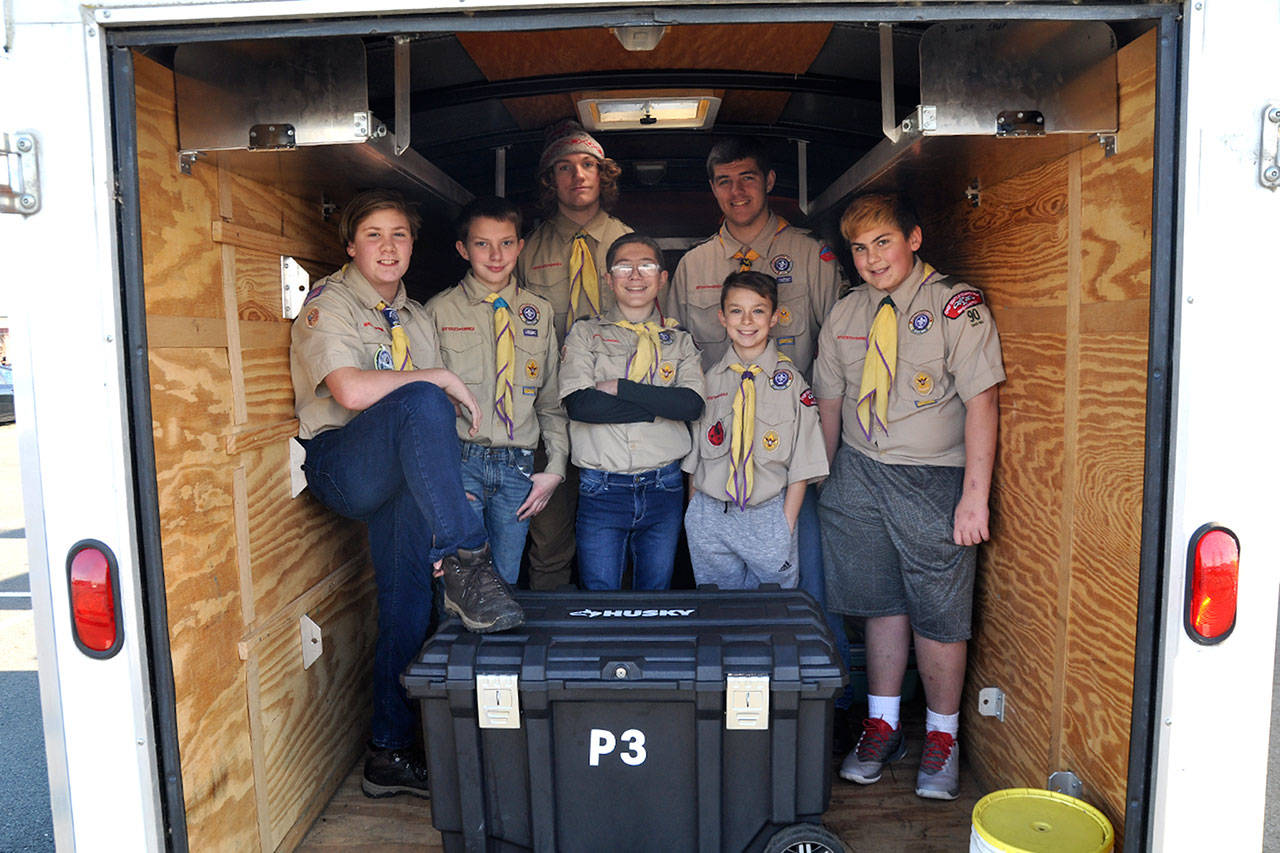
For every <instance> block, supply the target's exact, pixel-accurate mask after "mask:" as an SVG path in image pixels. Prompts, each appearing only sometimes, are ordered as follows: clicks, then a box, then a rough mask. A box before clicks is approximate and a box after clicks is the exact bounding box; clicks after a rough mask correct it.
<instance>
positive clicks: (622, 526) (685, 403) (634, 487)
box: [560, 234, 702, 589]
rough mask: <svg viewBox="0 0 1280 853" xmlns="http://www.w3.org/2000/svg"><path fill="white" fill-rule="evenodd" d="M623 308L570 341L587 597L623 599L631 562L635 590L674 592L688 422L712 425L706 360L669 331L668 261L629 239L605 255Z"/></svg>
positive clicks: (570, 399) (564, 389) (568, 370)
mask: <svg viewBox="0 0 1280 853" xmlns="http://www.w3.org/2000/svg"><path fill="white" fill-rule="evenodd" d="M606 260H607V264H608V268H609V274H608V283H609V287H610V289H611V290H612V291H613V294H614V297H615V304H614V306H613V307H612V308H610V309H609V310H608V311H606V312H605V313H604V314H603V315H601V316H600V317H593V318H588V319H584V320H579V321H578V322H577V323H574V325H573V328H572V329H570V330H569V338H568V340H567V341H565V347H564V361H563V363H562V364H561V365H560V395H561V398H562V399H563V400H564V405H565V409H566V410H567V411H568V413H569V435H570V437H571V438H572V446H573V464H574V465H576V466H578V468H579V469H580V472H579V487H578V517H577V539H578V572H579V575H580V577H581V580H582V586H583V587H584V588H585V589H618V588H620V587H621V585H622V575H623V572H624V571H625V569H626V566H627V557H628V555H630V556H631V557H632V565H633V583H632V586H633V588H634V589H666V588H668V587H669V586H670V585H671V572H672V569H673V567H674V565H675V554H676V544H677V542H678V541H679V539H680V517H681V513H682V511H683V510H684V476H683V474H681V472H680V461H681V460H682V459H683V458H684V456H685V454H687V453H688V452H689V449H690V443H689V425H688V423H687V422H688V421H691V420H695V419H696V418H697V417H698V416H699V415H700V414H702V368H701V366H700V359H701V356H700V355H699V353H698V350H697V348H695V347H694V345H693V338H691V337H690V336H689V333H688V332H685V331H682V330H680V329H676V328H673V327H674V326H675V322H674V321H672V320H667V321H665V322H664V321H663V320H662V318H661V316H660V315H659V313H658V310H657V305H656V304H655V301H654V300H655V298H656V297H657V295H658V290H659V288H660V287H661V286H662V285H663V284H665V283H666V279H667V273H666V270H664V269H663V268H662V250H661V249H660V248H658V244H657V242H656V241H654V240H653V239H652V238H651V237H645V236H643V235H641V234H626V235H623V236H622V237H619V238H618V239H617V240H615V241H614V242H613V245H612V246H610V247H609V251H608V253H607V255H606Z"/></svg>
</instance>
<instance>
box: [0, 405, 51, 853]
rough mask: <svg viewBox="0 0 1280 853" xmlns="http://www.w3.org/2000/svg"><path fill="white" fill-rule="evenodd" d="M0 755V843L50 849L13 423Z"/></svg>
mask: <svg viewBox="0 0 1280 853" xmlns="http://www.w3.org/2000/svg"><path fill="white" fill-rule="evenodd" d="M0 761H2V762H3V765H2V766H3V767H4V772H2V773H0V851H4V852H5V853H27V851H42V853H43V851H50V850H53V847H54V845H53V818H52V816H51V814H50V811H49V775H48V770H47V769H46V766H45V760H44V731H43V728H42V726H41V721H40V688H39V685H38V684H37V681H36V646H35V639H34V623H33V622H32V618H31V585H30V581H29V579H28V576H27V542H26V528H25V525H24V523H23V520H22V491H21V487H20V480H19V477H18V431H17V427H15V426H14V425H13V424H8V425H6V426H0Z"/></svg>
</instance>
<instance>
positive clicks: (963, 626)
mask: <svg viewBox="0 0 1280 853" xmlns="http://www.w3.org/2000/svg"><path fill="white" fill-rule="evenodd" d="M963 488H964V469H963V468H944V467H937V466H932V465H886V464H884V463H882V462H877V461H875V460H874V459H871V458H869V457H867V456H864V455H863V454H861V453H859V452H858V451H856V450H854V449H853V448H851V447H849V446H848V445H844V444H842V445H841V446H840V450H839V451H838V452H837V453H836V458H835V462H834V464H833V465H832V466H831V476H830V477H829V478H828V479H827V482H826V484H825V485H824V486H823V487H822V494H821V495H820V496H819V498H818V518H819V519H820V520H821V523H822V559H823V566H824V568H825V570H826V578H827V609H829V610H832V611H834V612H836V613H845V614H849V615H852V616H862V617H876V616H897V615H900V614H903V613H905V614H907V616H908V617H910V619H911V627H912V629H913V630H915V631H916V633H918V634H920V635H921V636H923V637H927V638H928V639H930V640H936V641H937V642H940V643H952V642H958V641H960V640H967V639H969V631H970V619H971V615H972V611H973V576H974V567H975V564H976V559H977V549H976V548H974V547H973V546H964V545H957V544H955V541H954V538H953V537H954V531H955V509H956V503H957V502H958V501H959V500H960V493H961V491H962V490H963Z"/></svg>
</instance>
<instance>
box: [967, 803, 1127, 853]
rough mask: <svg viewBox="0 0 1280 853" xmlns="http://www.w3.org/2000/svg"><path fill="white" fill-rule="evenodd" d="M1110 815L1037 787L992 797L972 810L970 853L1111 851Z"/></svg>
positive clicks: (1086, 804) (1099, 852)
mask: <svg viewBox="0 0 1280 853" xmlns="http://www.w3.org/2000/svg"><path fill="white" fill-rule="evenodd" d="M1115 840H1116V837H1115V832H1114V831H1113V830H1112V828H1111V821H1109V820H1107V818H1106V815H1104V814H1103V813H1102V812H1100V811H1098V810H1097V809H1095V808H1094V807H1093V806H1091V805H1089V804H1088V803H1086V802H1085V801H1084V800H1078V799H1076V798H1075V797H1068V796H1067V795H1066V794H1059V793H1056V792H1054V791H1043V790H1040V789H1038V788H1008V789H1006V790H1003V791H993V792H991V793H990V794H987V795H986V796H985V797H983V798H982V799H981V800H978V803H977V805H975V806H974V807H973V832H971V833H970V835H969V853H1110V851H1111V848H1112V845H1114V844H1115Z"/></svg>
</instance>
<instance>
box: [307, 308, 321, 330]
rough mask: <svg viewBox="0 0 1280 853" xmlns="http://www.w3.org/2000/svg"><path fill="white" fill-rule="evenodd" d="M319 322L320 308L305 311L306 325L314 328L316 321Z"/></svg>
mask: <svg viewBox="0 0 1280 853" xmlns="http://www.w3.org/2000/svg"><path fill="white" fill-rule="evenodd" d="M319 322H320V309H319V308H312V309H311V310H310V311H308V312H307V327H308V328H311V329H314V328H315V327H316V323H319Z"/></svg>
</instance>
